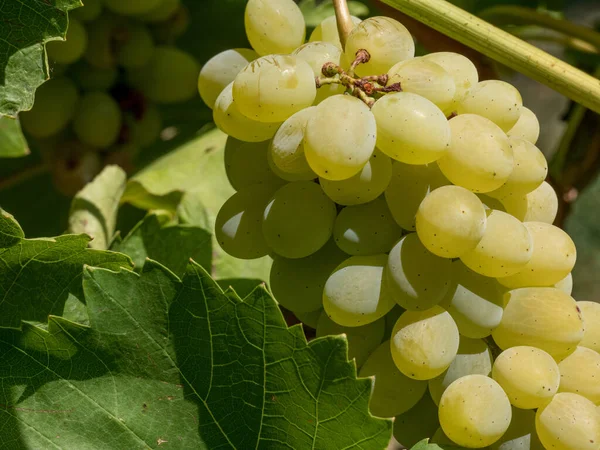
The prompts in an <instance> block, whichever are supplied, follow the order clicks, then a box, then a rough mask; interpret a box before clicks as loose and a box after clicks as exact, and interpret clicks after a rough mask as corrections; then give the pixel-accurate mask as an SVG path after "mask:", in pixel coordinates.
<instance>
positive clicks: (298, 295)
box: [269, 240, 381, 342]
mask: <svg viewBox="0 0 600 450" xmlns="http://www.w3.org/2000/svg"><path fill="white" fill-rule="evenodd" d="M347 257H348V256H347V255H345V254H344V252H342V251H341V250H340V249H339V248H338V247H337V245H335V242H333V241H331V240H330V241H329V242H327V243H326V244H325V245H324V246H323V248H321V249H320V250H319V251H317V252H316V253H313V254H312V255H310V256H307V257H306V258H297V259H288V258H283V257H281V256H274V257H273V265H272V266H271V275H270V278H269V280H270V281H269V286H271V290H272V291H273V296H274V297H275V299H277V301H278V302H279V304H281V305H283V306H284V307H285V308H287V309H289V310H290V311H293V312H294V313H305V312H310V311H315V310H317V309H321V310H322V309H323V288H324V287H325V282H326V281H327V279H328V278H329V275H331V272H333V270H334V269H335V268H336V267H337V266H338V265H339V264H340V263H342V261H344V260H345V259H346V258H347ZM315 328H316V327H315ZM380 342H381V340H380Z"/></svg>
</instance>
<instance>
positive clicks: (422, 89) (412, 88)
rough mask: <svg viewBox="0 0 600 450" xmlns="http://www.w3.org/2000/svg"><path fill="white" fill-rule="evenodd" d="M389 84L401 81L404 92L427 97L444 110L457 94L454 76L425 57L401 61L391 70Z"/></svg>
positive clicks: (449, 105)
mask: <svg viewBox="0 0 600 450" xmlns="http://www.w3.org/2000/svg"><path fill="white" fill-rule="evenodd" d="M388 75H389V80H388V83H387V84H388V86H390V85H392V84H394V83H400V86H401V87H402V91H403V92H412V93H413V94H417V95H420V96H421V97H425V98H426V99H427V100H429V101H431V102H432V103H434V104H435V105H436V106H437V107H438V108H439V109H441V110H442V111H449V110H450V109H451V106H452V102H453V100H454V98H455V96H456V84H455V82H454V78H453V77H452V75H450V73H448V72H447V71H446V70H445V69H444V68H443V67H442V66H440V65H439V64H436V63H435V62H433V61H431V60H428V59H425V58H414V59H409V60H407V61H400V62H399V63H397V64H395V65H394V66H393V67H392V68H391V69H390V70H389V71H388Z"/></svg>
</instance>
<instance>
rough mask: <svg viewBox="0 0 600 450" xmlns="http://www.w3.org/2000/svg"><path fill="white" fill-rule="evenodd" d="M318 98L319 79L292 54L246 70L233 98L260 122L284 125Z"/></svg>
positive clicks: (267, 59) (262, 60) (261, 60)
mask: <svg viewBox="0 0 600 450" xmlns="http://www.w3.org/2000/svg"><path fill="white" fill-rule="evenodd" d="M286 1H288V0H286ZM289 1H291V0H289ZM259 53H260V52H259ZM316 95H317V88H316V85H315V78H314V75H313V71H312V69H311V68H310V66H309V65H308V63H307V62H306V61H304V60H302V59H299V58H297V57H295V56H289V55H269V56H263V57H261V58H258V59H257V60H255V61H252V62H251V63H250V64H248V65H247V66H246V67H245V68H243V69H242V70H241V71H240V73H238V74H237V75H236V77H235V81H234V82H233V98H234V99H235V102H236V104H237V106H238V108H239V110H240V112H241V113H242V114H244V115H245V116H246V117H249V118H251V119H253V120H257V121H259V122H282V121H284V120H285V119H287V118H288V117H290V116H291V115H292V114H294V113H297V112H298V111H300V110H302V109H304V108H307V107H309V106H310V105H311V104H312V103H313V102H314V100H315V96H316ZM365 107H366V106H365Z"/></svg>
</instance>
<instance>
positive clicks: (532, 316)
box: [492, 288, 583, 359]
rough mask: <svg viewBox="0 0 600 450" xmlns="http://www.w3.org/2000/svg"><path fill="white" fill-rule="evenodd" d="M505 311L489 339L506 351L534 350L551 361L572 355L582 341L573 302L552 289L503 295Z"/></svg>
mask: <svg viewBox="0 0 600 450" xmlns="http://www.w3.org/2000/svg"><path fill="white" fill-rule="evenodd" d="M505 303H506V307H505V308H504V315H503V316H502V321H501V322H500V325H498V327H497V328H496V329H495V330H494V332H493V333H492V336H493V337H494V341H496V344H498V346H499V347H500V348H501V349H503V350H506V349H507V348H510V347H516V346H522V345H527V346H532V347H538V348H540V349H542V350H544V351H546V352H547V353H549V354H550V355H552V357H553V358H555V359H562V358H565V357H567V356H568V355H569V354H571V353H572V352H574V351H575V349H576V348H577V345H579V343H580V342H581V340H582V338H583V320H582V318H581V313H580V312H579V310H578V308H577V303H576V302H575V300H573V298H572V297H571V296H569V295H567V294H565V293H564V292H563V291H559V290H558V289H556V288H521V289H514V290H512V291H509V292H508V293H507V294H506V295H505Z"/></svg>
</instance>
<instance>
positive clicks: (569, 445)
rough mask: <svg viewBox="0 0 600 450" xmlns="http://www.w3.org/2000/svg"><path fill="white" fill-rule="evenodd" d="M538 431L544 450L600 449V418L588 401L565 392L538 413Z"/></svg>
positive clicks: (557, 395)
mask: <svg viewBox="0 0 600 450" xmlns="http://www.w3.org/2000/svg"><path fill="white" fill-rule="evenodd" d="M535 429H536V430H537V434H538V436H539V438H540V441H541V442H542V444H543V445H544V448H547V449H550V448H551V449H553V450H598V443H599V442H600V415H599V414H598V411H597V410H596V406H595V405H594V404H593V403H592V402H591V401H589V400H588V399H587V398H585V397H582V396H581V395H577V394H572V393H570V392H561V393H558V394H556V395H555V396H554V398H553V399H552V401H551V402H550V403H548V404H547V405H546V406H544V407H543V408H540V409H538V410H537V413H536V415H535Z"/></svg>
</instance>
